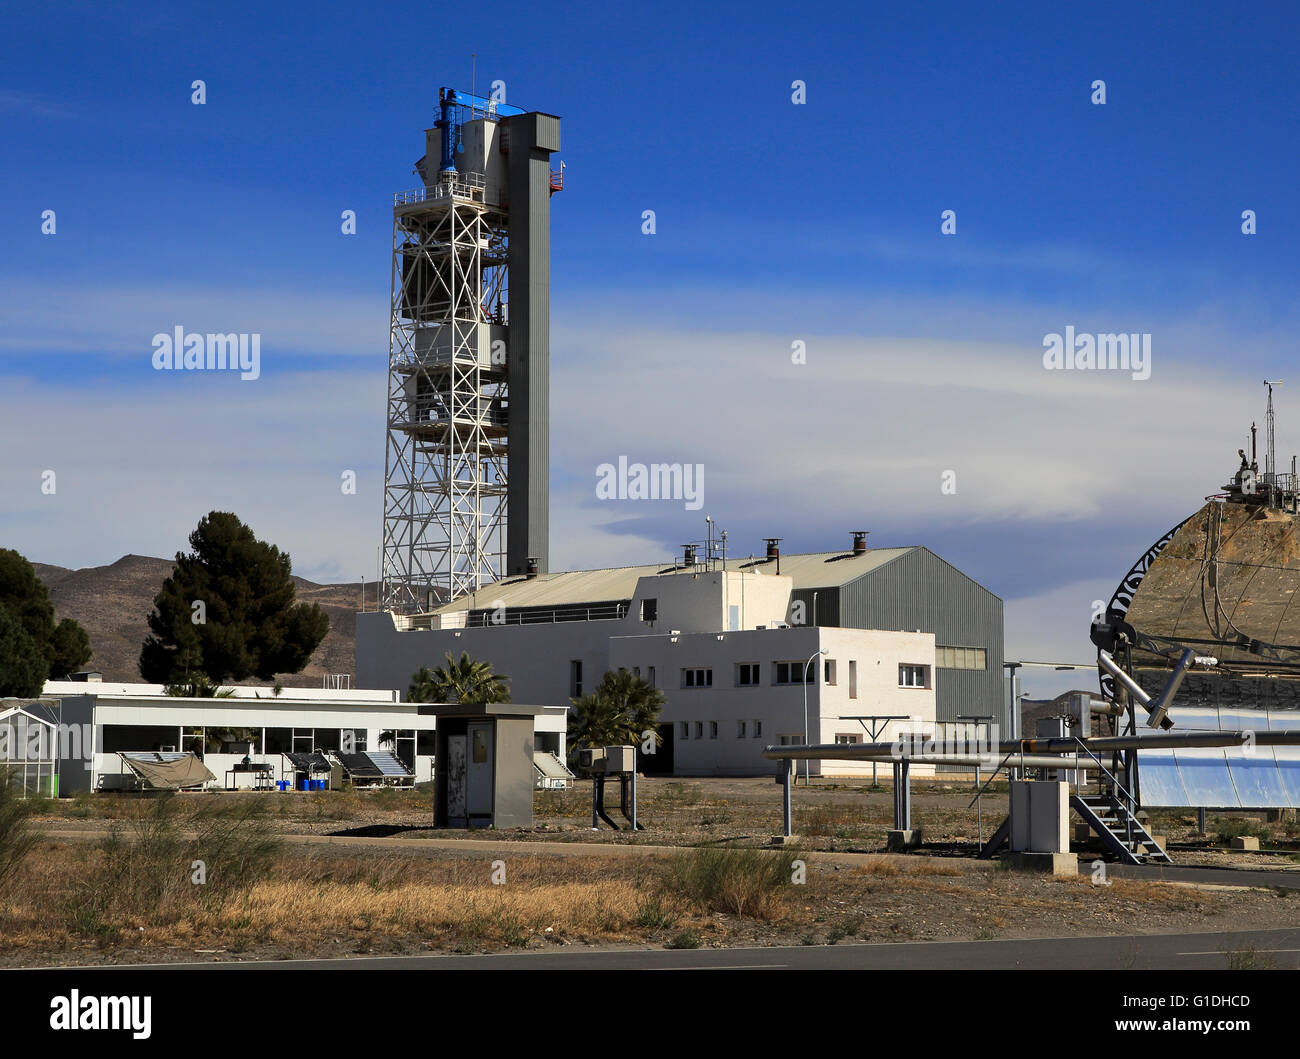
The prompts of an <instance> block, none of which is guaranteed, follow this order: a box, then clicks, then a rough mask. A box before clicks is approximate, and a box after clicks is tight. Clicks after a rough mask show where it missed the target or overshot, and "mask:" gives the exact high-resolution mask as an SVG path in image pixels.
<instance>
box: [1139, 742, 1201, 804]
mask: <svg viewBox="0 0 1300 1059" xmlns="http://www.w3.org/2000/svg"><path fill="white" fill-rule="evenodd" d="M1138 782H1139V783H1140V784H1141V785H1142V804H1143V805H1163V806H1177V805H1190V804H1191V802H1189V801H1188V800H1187V792H1186V791H1184V790H1183V779H1182V776H1181V775H1179V772H1178V763H1177V762H1176V761H1175V760H1174V755H1173V751H1171V750H1144V751H1142V752H1141V753H1140V754H1139V755H1138Z"/></svg>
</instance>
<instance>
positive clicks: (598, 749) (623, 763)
mask: <svg viewBox="0 0 1300 1059" xmlns="http://www.w3.org/2000/svg"><path fill="white" fill-rule="evenodd" d="M578 768H579V769H581V770H582V771H584V772H606V773H610V772H635V771H636V747H634V746H593V747H585V748H583V749H582V750H579V751H578Z"/></svg>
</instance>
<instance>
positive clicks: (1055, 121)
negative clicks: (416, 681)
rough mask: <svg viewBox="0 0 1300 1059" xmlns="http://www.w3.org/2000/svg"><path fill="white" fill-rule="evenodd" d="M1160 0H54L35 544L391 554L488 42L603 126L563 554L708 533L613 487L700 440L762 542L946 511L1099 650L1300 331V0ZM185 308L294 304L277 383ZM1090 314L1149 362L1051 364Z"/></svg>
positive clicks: (23, 440)
mask: <svg viewBox="0 0 1300 1059" xmlns="http://www.w3.org/2000/svg"><path fill="white" fill-rule="evenodd" d="M1133 6H1134V5H1126V4H1094V5H1088V6H1087V7H1086V8H1081V9H1080V10H1078V11H1077V12H1064V11H1059V10H1053V9H1050V8H1047V7H1045V6H1044V5H1038V4H1033V5H1031V4H1004V5H998V6H997V7H996V8H989V7H988V6H987V5H980V6H976V5H966V4H961V5H958V4H951V5H948V4H918V5H905V6H904V5H888V6H885V5H865V6H864V5H859V4H844V5H834V4H831V5H817V4H801V5H793V6H792V5H788V4H779V5H778V4H763V3H750V4H744V5H740V4H734V5H717V6H713V7H710V8H708V9H707V10H703V11H702V10H701V9H700V6H699V5H695V4H666V5H656V6H654V7H653V8H645V7H636V8H632V7H629V8H626V9H625V8H623V7H621V6H617V5H615V6H614V7H613V8H612V7H611V5H608V4H566V5H562V6H556V5H538V4H526V5H524V4H520V5H512V4H508V3H507V4H498V5H495V6H493V7H492V8H491V10H490V11H485V12H484V14H483V15H482V16H481V18H479V19H477V20H472V19H471V18H470V17H469V15H468V12H467V10H466V12H464V13H463V12H461V11H460V10H451V9H447V8H445V7H444V8H436V7H433V6H425V7H420V6H418V5H414V6H413V5H405V4H404V5H397V4H372V5H368V6H366V7H364V8H358V7H356V6H354V5H343V4H330V3H313V4H310V5H308V4H294V3H288V4H279V5H274V10H273V11H271V12H270V13H268V12H267V10H266V7H265V5H251V4H226V5H221V6H220V8H218V7H215V6H213V5H198V4H165V5H163V4H157V5H150V4H138V5H132V8H131V14H130V15H129V16H127V15H124V14H123V13H122V12H121V11H119V10H111V9H107V8H105V7H104V6H102V5H96V4H89V3H85V4H65V3H57V2H56V3H51V4H46V5H43V6H41V7H40V8H38V9H32V10H24V11H14V10H12V6H11V7H10V8H9V9H7V10H5V12H4V13H3V14H2V15H0V30H3V32H0V41H2V43H0V128H2V129H3V142H4V145H5V149H4V154H5V162H6V164H5V165H4V166H3V167H0V203H3V206H2V207H0V248H2V249H3V253H2V254H0V287H3V289H2V290H0V320H3V323H4V326H3V328H0V394H3V395H4V396H3V405H0V407H3V408H4V409H5V412H6V418H7V420H8V429H7V430H6V431H5V435H6V440H5V443H4V444H5V453H6V458H5V459H4V460H3V462H2V465H0V483H2V484H3V487H4V489H5V494H6V497H7V498H8V499H9V502H8V503H7V504H6V505H4V507H3V509H0V543H3V544H5V545H7V546H12V547H17V548H18V549H19V550H21V551H23V552H24V553H25V554H27V555H28V556H29V557H30V558H33V559H36V560H39V561H44V562H52V563H59V564H62V565H68V566H84V565H97V564H101V563H106V562H111V561H112V560H114V559H115V558H117V557H118V556H119V555H121V554H123V553H124V552H137V553H148V554H163V555H169V554H171V553H172V552H174V551H176V550H177V549H178V548H181V547H182V546H183V545H184V537H185V534H186V533H187V532H188V530H189V529H190V528H192V526H193V525H194V523H195V522H196V521H197V519H198V517H199V516H200V515H202V514H203V513H204V512H205V511H207V510H208V509H210V508H212V507H218V506H226V507H230V508H232V509H234V510H236V511H237V512H239V513H240V514H241V516H243V517H245V519H246V520H247V521H249V522H250V523H251V524H252V525H253V526H254V528H255V529H256V530H257V531H258V532H259V534H261V535H263V536H266V537H268V538H270V539H272V540H275V541H276V542H277V543H279V544H281V545H282V546H283V547H285V548H287V549H288V550H289V551H290V553H291V554H292V555H293V556H294V559H295V564H296V569H297V570H298V571H299V572H300V573H303V574H304V575H306V576H309V577H315V578H317V579H320V580H354V579H356V578H358V577H360V576H362V575H363V574H364V575H365V576H367V578H370V577H373V570H374V554H375V548H376V546H377V545H378V536H379V523H380V510H381V485H382V459H383V407H382V401H383V385H384V368H385V364H386V356H387V334H386V326H387V299H388V284H389V275H388V267H389V252H390V240H391V213H390V204H391V194H392V193H393V192H394V191H397V190H401V189H404V188H407V187H410V186H413V185H414V184H415V183H416V182H417V181H416V178H415V177H414V176H413V175H412V173H411V166H412V163H413V162H414V161H415V159H416V158H418V157H419V155H420V154H421V153H422V151H423V135H422V130H423V129H424V128H426V127H427V126H428V125H430V124H431V123H432V121H433V120H434V113H433V111H434V105H435V103H436V100H437V92H438V87H439V86H440V85H444V84H447V85H452V86H456V87H460V88H469V87H470V82H471V70H472V69H473V67H472V65H471V53H476V54H477V66H476V74H475V75H474V76H475V77H476V83H477V87H478V88H479V90H480V91H481V92H482V91H485V90H486V89H487V86H488V85H489V84H490V83H491V82H492V81H493V80H497V79H500V80H503V81H505V83H506V87H507V98H508V101H509V102H510V103H511V104H513V105H516V106H522V107H525V108H529V109H539V110H545V111H548V112H551V113H555V114H559V115H561V116H562V118H563V122H564V126H563V138H564V150H563V152H562V157H563V159H564V161H565V163H566V165H567V170H566V181H567V187H566V190H565V191H564V192H563V193H562V194H561V195H559V196H557V197H556V199H555V200H554V204H553V205H554V210H553V220H552V237H553V243H552V267H553V308H552V329H553V331H552V364H553V382H552V395H553V396H552V401H553V417H554V428H553V429H554V437H553V457H554V470H553V494H554V495H553V534H552V538H553V554H552V566H553V567H555V568H565V567H581V566H585V565H591V564H604V563H619V562H635V561H644V560H646V559H648V558H655V557H659V556H661V555H666V554H667V553H668V552H669V551H670V550H672V549H673V548H674V547H675V546H676V545H677V544H678V543H679V542H680V541H681V540H684V539H688V538H690V537H693V536H700V535H702V529H703V526H702V517H697V514H696V513H694V512H686V511H683V510H682V509H681V507H680V506H677V507H674V506H672V505H647V504H645V503H636V502H628V503H624V504H617V503H615V504H610V503H600V502H598V501H597V500H596V499H595V496H594V477H593V476H594V469H595V467H596V466H597V465H598V464H600V463H602V462H605V461H606V460H610V459H614V458H616V457H617V456H618V455H619V454H626V455H628V456H629V457H630V458H631V459H633V460H637V459H641V460H644V461H646V462H650V461H652V460H683V461H690V462H702V463H704V464H705V466H706V468H707V480H706V498H707V499H706V510H707V511H708V513H710V514H712V515H713V517H714V518H715V519H716V520H717V521H718V522H719V523H720V524H722V525H723V526H725V527H727V528H728V530H729V532H730V535H731V539H732V541H733V542H735V543H734V545H733V546H734V547H736V548H737V549H738V550H740V551H748V550H752V549H757V548H759V547H760V546H761V538H762V537H763V536H765V535H769V534H777V535H781V536H784V537H785V538H786V545H785V546H786V547H787V548H795V549H821V548H830V547H839V546H841V545H842V544H844V543H846V541H847V531H848V530H850V529H854V528H858V527H859V526H860V525H865V526H866V527H868V528H871V529H872V531H873V534H872V538H871V539H872V543H875V544H881V545H889V544H903V543H920V544H927V545H929V546H930V547H932V548H933V549H934V550H935V551H937V552H938V553H939V554H941V555H943V556H944V557H945V558H948V559H949V560H950V561H952V562H954V563H955V564H956V565H958V566H959V567H961V568H962V569H964V570H966V571H967V572H968V573H970V574H971V575H972V576H974V577H976V578H977V579H978V580H980V581H981V582H983V583H984V584H986V585H988V586H989V587H990V588H991V589H993V590H994V591H996V592H998V593H999V594H1000V595H1002V596H1003V597H1004V598H1005V599H1006V600H1007V603H1008V635H1009V649H1008V655H1009V657H1021V656H1023V657H1044V656H1049V657H1054V658H1058V657H1068V658H1071V659H1086V657H1087V656H1088V654H1089V648H1088V645H1087V642H1086V639H1085V638H1084V633H1085V623H1086V621H1087V615H1088V613H1089V610H1090V607H1091V602H1092V600H1093V599H1094V598H1097V597H1098V596H1107V597H1108V596H1109V593H1110V591H1111V589H1113V587H1114V584H1115V583H1116V582H1117V581H1118V580H1119V578H1120V576H1122V575H1123V573H1124V572H1125V571H1126V570H1127V568H1128V565H1129V563H1130V562H1131V561H1132V560H1133V559H1134V558H1136V557H1137V555H1138V554H1140V553H1141V552H1142V551H1143V550H1144V549H1145V548H1146V546H1147V545H1148V544H1149V543H1150V542H1151V541H1152V540H1154V539H1155V538H1156V537H1157V536H1159V535H1160V533H1161V532H1162V531H1163V530H1164V529H1165V528H1167V527H1168V526H1169V525H1172V524H1173V523H1174V522H1177V521H1178V520H1179V519H1181V518H1182V517H1183V516H1184V515H1186V514H1187V513H1189V512H1190V511H1191V510H1193V509H1194V508H1195V507H1196V506H1197V505H1198V504H1199V502H1200V499H1201V497H1202V496H1204V495H1205V494H1207V493H1210V492H1212V491H1214V490H1215V489H1216V488H1217V487H1218V486H1219V485H1220V484H1221V483H1222V481H1223V480H1224V477H1225V475H1227V474H1228V473H1230V471H1231V470H1232V469H1233V465H1234V461H1233V453H1234V452H1235V450H1236V449H1237V448H1238V447H1239V446H1240V445H1241V444H1243V443H1244V437H1245V433H1246V431H1248V429H1249V425H1250V421H1251V419H1252V418H1258V419H1261V420H1262V411H1263V390H1262V387H1261V386H1260V380H1262V379H1263V378H1265V377H1270V378H1283V379H1287V378H1288V373H1289V365H1290V363H1291V362H1292V361H1293V360H1294V335H1295V333H1296V328H1297V324H1298V323H1300V321H1297V319H1296V316H1297V314H1296V301H1295V296H1294V292H1295V290H1296V288H1297V283H1296V281H1297V278H1298V277H1297V275H1296V272H1297V269H1298V268H1300V263H1298V262H1297V257H1296V254H1295V253H1294V247H1295V244H1296V236H1297V234H1300V212H1298V209H1300V207H1298V206H1297V196H1296V195H1295V192H1294V186H1295V179H1296V174H1297V172H1300V165H1298V164H1297V163H1298V161H1300V160H1298V159H1297V157H1296V155H1297V150H1298V148H1297V136H1296V111H1295V106H1296V104H1295V101H1296V99H1297V98H1300V92H1298V91H1297V89H1300V84H1298V83H1297V82H1298V81H1300V75H1298V74H1297V72H1296V68H1295V64H1294V61H1293V52H1294V41H1295V40H1296V39H1297V30H1300V25H1298V24H1297V23H1300V13H1298V12H1297V11H1296V10H1295V9H1294V8H1288V7H1287V6H1286V5H1282V4H1255V5H1251V6H1250V7H1249V8H1246V9H1243V10H1242V11H1233V10H1230V9H1228V8H1226V7H1225V6H1223V5H1194V4H1177V5H1175V4H1148V5H1141V9H1140V10H1133V9H1132V8H1133ZM196 78H201V79H203V80H204V81H205V82H206V84H207V102H206V104H205V105H203V106H195V105H193V104H192V103H191V102H190V95H191V88H190V85H191V82H192V81H193V80H195V79H196ZM1099 78H1100V79H1103V80H1105V82H1106V103H1105V105H1104V106H1096V105H1093V104H1092V103H1091V102H1090V95H1091V87H1090V86H1091V85H1092V82H1093V81H1094V80H1096V79H1099ZM796 79H798V80H802V81H804V82H805V83H806V85H807V103H806V104H805V105H794V104H793V103H792V102H791V83H792V82H793V81H795V80H796ZM47 209H53V210H55V211H56V214H57V234H55V235H53V236H49V235H43V234H42V233H41V226H40V222H41V213H42V211H43V210H47ZM345 209H352V210H355V211H356V213H357V218H358V231H357V234H356V235H355V236H344V235H342V234H341V232H340V230H339V215H340V213H341V211H343V210H345ZM646 209H653V210H654V211H655V212H656V217H657V232H656V234H655V235H653V236H645V235H642V234H641V213H642V211H643V210H646ZM1245 209H1251V210H1254V211H1255V212H1256V215H1257V218H1258V222H1257V223H1258V234H1256V235H1251V236H1247V235H1243V233H1242V231H1241V214H1242V211H1243V210H1245ZM943 210H954V211H955V212H956V216H957V233H956V234H955V235H952V236H944V235H941V234H940V230H939V225H940V214H941V212H942V211H943ZM176 324H182V325H184V326H186V327H187V328H188V329H190V330H213V329H216V330H222V331H230V330H249V331H258V332H260V333H261V334H262V336H263V379H262V380H260V381H259V382H258V383H256V384H250V383H240V382H238V381H237V380H233V379H213V378H211V377H194V376H188V377H187V376H182V375H172V374H163V373H157V372H154V371H153V370H152V368H151V365H150V359H149V358H150V353H151V346H150V340H151V338H152V336H153V334H155V333H157V332H159V331H167V330H170V329H171V328H172V327H173V326H175V325H176ZM1067 324H1069V325H1073V326H1075V327H1076V328H1077V329H1078V330H1080V331H1088V330H1091V331H1096V332H1112V331H1124V332H1134V331H1137V332H1149V333H1151V335H1152V348H1153V354H1152V366H1153V371H1152V376H1151V378H1150V379H1148V380H1146V381H1144V382H1135V381H1133V380H1132V379H1131V378H1129V377H1128V376H1116V375H1114V374H1109V375H1107V374H1103V373H1095V374H1094V375H1092V376H1090V377H1084V376H1083V375H1081V374H1079V373H1048V372H1045V371H1044V370H1043V368H1042V363H1041V353H1042V341H1043V337H1044V335H1045V334H1047V333H1049V332H1053V331H1061V330H1063V329H1064V327H1065V326H1066V325H1067ZM794 340H802V341H805V342H806V343H807V347H808V351H809V355H808V363H807V364H806V365H800V366H796V365H792V364H791V363H790V361H789V349H790V344H791V342H792V341H794ZM1294 386H1295V389H1296V390H1300V379H1296V380H1295V383H1294ZM1295 399H1296V400H1297V401H1300V394H1297V395H1296V398H1295ZM1291 400H1292V391H1291V390H1288V389H1287V388H1286V387H1285V386H1284V387H1283V388H1282V389H1281V390H1280V391H1279V393H1278V403H1279V411H1280V415H1281V422H1280V427H1279V447H1280V448H1281V449H1282V450H1283V454H1284V456H1285V457H1288V458H1289V455H1290V453H1291V451H1293V447H1294V446H1295V444H1296V443H1298V442H1300V432H1297V430H1296V429H1295V425H1296V424H1297V423H1300V418H1298V417H1297V415H1292V414H1291V413H1290V410H1289V409H1288V407H1287V406H1288V404H1290V403H1291ZM1292 439H1294V440H1292ZM344 468H346V469H355V470H356V471H357V473H358V480H359V488H358V492H357V495H356V496H354V497H343V496H340V495H339V490H338V486H337V483H338V479H339V473H340V469H344ZM45 469H54V470H56V471H57V472H58V491H57V494H56V495H54V496H49V495H45V494H42V493H41V491H40V488H39V483H40V474H41V472H42V471H43V470H45ZM949 469H955V470H956V471H957V474H958V482H959V487H958V490H957V492H956V494H954V495H950V496H941V495H940V494H939V491H938V489H937V485H936V483H937V481H938V477H939V475H940V473H941V472H942V471H944V470H949ZM88 511H90V512H94V515H93V516H92V517H91V518H89V519H87V517H86V513H87V512H88ZM702 514H703V512H701V513H699V515H700V516H702ZM1042 690H1050V689H1049V688H1046V686H1044V687H1043V689H1042Z"/></svg>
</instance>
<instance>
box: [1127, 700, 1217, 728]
mask: <svg viewBox="0 0 1300 1059" xmlns="http://www.w3.org/2000/svg"><path fill="white" fill-rule="evenodd" d="M1145 712H1146V711H1144V710H1142V711H1139V716H1140V715H1141V714H1142V713H1145ZM1169 716H1170V717H1171V718H1173V722H1174V728H1173V730H1174V731H1175V732H1176V731H1178V730H1179V729H1180V728H1181V729H1183V730H1184V731H1192V732H1217V731H1218V730H1219V711H1218V710H1217V709H1216V708H1214V707H1212V706H1209V707H1207V706H1171V707H1170V709H1169ZM1139 723H1142V722H1139Z"/></svg>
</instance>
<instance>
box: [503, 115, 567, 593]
mask: <svg viewBox="0 0 1300 1059" xmlns="http://www.w3.org/2000/svg"><path fill="white" fill-rule="evenodd" d="M505 133H506V144H507V151H508V155H507V158H508V173H509V179H508V182H509V188H510V210H509V236H510V243H509V259H510V264H509V275H510V294H509V298H510V329H509V331H510V334H509V349H508V350H507V365H508V380H509V392H510V420H509V426H508V430H509V433H508V440H509V449H510V477H509V485H508V493H507V496H508V501H507V512H508V514H507V518H506V570H505V574H506V575H507V576H510V575H516V574H524V573H527V570H528V560H529V559H530V558H533V559H535V560H536V561H537V565H538V568H539V569H540V570H541V571H542V572H543V573H544V572H545V571H546V569H547V562H548V556H549V551H550V500H551V483H550V473H551V467H550V464H551V440H550V431H551V407H550V403H551V386H550V361H551V162H550V156H551V154H552V152H555V151H558V150H559V149H560V119H559V118H557V117H555V116H554V115H551V114H540V113H536V112H533V113H528V114H518V115H515V116H513V117H511V118H508V119H507V120H506V122H505Z"/></svg>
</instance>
